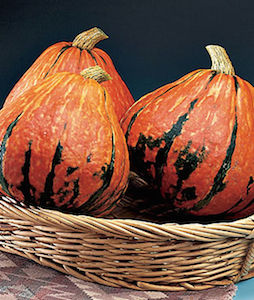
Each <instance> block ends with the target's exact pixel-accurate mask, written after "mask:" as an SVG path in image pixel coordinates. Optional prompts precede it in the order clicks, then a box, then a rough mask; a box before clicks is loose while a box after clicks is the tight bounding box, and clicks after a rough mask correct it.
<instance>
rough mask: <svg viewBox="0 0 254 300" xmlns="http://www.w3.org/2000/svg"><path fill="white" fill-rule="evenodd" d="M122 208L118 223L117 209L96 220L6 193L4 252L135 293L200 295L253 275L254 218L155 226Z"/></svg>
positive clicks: (0, 204)
mask: <svg viewBox="0 0 254 300" xmlns="http://www.w3.org/2000/svg"><path fill="white" fill-rule="evenodd" d="M122 203H124V201H123V202H122ZM127 206H128V205H127ZM116 211H117V210H116ZM124 211H125V212H126V211H127V210H126V208H125V209H124V206H123V205H122V206H119V209H118V215H119V214H120V215H122V216H123V217H122V218H114V216H115V215H116V212H115V213H114V214H115V215H114V214H112V216H111V219H106V218H94V217H89V216H84V215H71V214H66V213H61V212H58V211H52V210H46V209H41V208H34V207H29V208H27V207H25V206H24V205H22V204H19V203H17V202H16V201H14V200H12V199H10V198H8V197H4V196H3V197H1V199H0V232H1V235H0V236H1V239H0V250H1V251H5V252H10V253H14V254H17V255H20V256H24V257H26V258H29V259H32V260H34V261H35V262H37V263H39V264H41V265H44V266H49V267H51V268H54V269H56V270H58V271H60V272H63V273H66V274H71V275H73V276H75V277H78V278H81V279H84V280H85V281H91V282H96V283H100V284H103V285H108V286H112V287H126V288H131V289H135V290H157V291H159V290H160V291H184V290H202V289H207V288H212V287H214V286H220V285H227V284H230V283H235V282H238V281H240V280H244V279H247V278H250V277H253V276H254V263H253V259H254V240H253V239H254V216H251V217H248V218H245V219H241V220H237V221H233V222H219V223H210V224H201V223H190V224H178V223H163V224H158V223H156V222H151V221H144V220H137V219H130V218H126V216H127V215H128V214H126V213H124ZM119 212H120V213H119Z"/></svg>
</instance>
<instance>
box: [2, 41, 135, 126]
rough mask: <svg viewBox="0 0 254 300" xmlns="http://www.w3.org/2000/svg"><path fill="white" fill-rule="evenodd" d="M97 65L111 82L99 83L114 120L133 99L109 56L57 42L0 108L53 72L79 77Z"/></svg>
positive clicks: (26, 74) (100, 51)
mask: <svg viewBox="0 0 254 300" xmlns="http://www.w3.org/2000/svg"><path fill="white" fill-rule="evenodd" d="M96 65H99V66H100V67H101V68H102V69H104V70H105V71H106V72H107V73H108V74H110V76H111V77H112V80H110V81H105V82H103V83H101V85H102V86H103V87H105V88H106V89H107V91H108V93H109V94H110V96H111V98H112V101H113V106H114V109H115V112H116V114H117V116H118V120H120V118H121V117H122V115H123V114H124V113H125V112H126V110H127V109H128V108H129V107H130V106H131V105H132V104H133V103H134V99H133V97H132V95H131V93H130V91H129V89H128V88H127V86H126V84H125V83H124V81H123V80H122V78H121V77H120V75H119V73H118V72H117V71H116V69H115V67H114V64H113V62H112V60H111V58H110V57H109V55H108V54H107V53H106V52H105V51H103V50H101V49H99V48H93V49H91V50H85V49H84V50H82V49H79V48H78V47H75V46H72V42H59V43H56V44H54V45H52V46H50V47H48V48H47V49H46V50H45V51H44V52H43V53H42V54H41V55H40V56H39V57H38V58H37V59H36V60H35V62H34V63H33V64H32V66H31V67H30V68H29V69H28V70H27V71H26V72H25V74H24V75H23V76H22V77H21V78H20V79H19V81H18V82H17V83H16V84H15V86H14V87H13V89H12V90H11V92H10V93H9V95H8V96H7V98H6V100H5V103H4V106H6V105H8V104H9V103H11V102H13V101H14V100H15V99H16V98H17V97H19V96H20V95H21V94H22V93H23V92H24V91H25V90H27V89H29V88H30V87H31V86H33V85H35V84H37V83H38V82H40V81H41V80H43V79H45V78H47V77H48V76H49V75H52V74H55V73H57V72H63V71H66V72H71V73H77V74H79V73H80V72H81V71H82V70H84V69H86V68H88V67H92V66H96Z"/></svg>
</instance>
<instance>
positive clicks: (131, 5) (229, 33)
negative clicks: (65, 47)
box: [0, 0, 254, 104]
mask: <svg viewBox="0 0 254 300" xmlns="http://www.w3.org/2000/svg"><path fill="white" fill-rule="evenodd" d="M253 11H254V2H253V1H245V0H241V1H236V0H212V1H211V0H210V1H206V0H202V1H201V0H193V1H190V0H188V1H187V0H146V1H145V0H128V1H121V0H105V1H104V0H97V1H87V0H83V1H81V0H72V1H67V0H51V1H49V0H43V1H41V0H34V1H32V0H20V1H14V0H13V1H9V0H7V1H6V0H1V1H0V46H1V48H0V66H1V72H0V104H2V103H3V101H4V99H5V97H6V96H7V94H8V93H9V92H10V90H11V88H12V87H13V85H14V84H15V83H16V81H17V80H18V79H19V78H20V76H21V75H22V74H23V73H24V72H25V71H26V70H27V69H28V68H29V66H30V65H31V64H32V63H33V61H34V60H35V59H36V58H37V57H38V56H39V55H40V54H41V53H42V51H43V50H44V49H46V48H47V47H48V46H50V45H52V44H54V43H56V42H58V41H72V40H73V38H74V36H75V35H77V34H78V33H80V32H81V31H83V30H86V29H89V28H91V27H93V26H98V27H100V28H101V29H103V30H104V31H105V32H106V33H107V34H108V35H109V36H110V38H109V39H108V40H105V41H102V42H100V44H98V46H99V47H100V48H102V49H104V50H105V51H107V52H108V54H109V55H110V56H111V58H112V60H113V61H114V64H115V66H116V68H117V70H118V71H119V73H120V74H121V76H122V78H123V79H124V80H125V82H126V83H127V85H128V87H129V89H130V91H131V92H132V94H133V96H134V98H135V99H138V98H139V97H141V96H142V95H144V94H146V93H147V92H150V91H151V90H153V89H156V88H158V87H159V86H161V85H163V84H166V83H168V82H171V81H174V80H176V79H178V78H179V77H181V76H183V75H185V74H186V73H188V72H190V71H192V70H195V69H198V68H209V67H210V60H209V57H208V54H207V53H206V50H205V48H204V47H205V46H206V45H207V44H212V43H213V44H220V45H222V46H224V47H225V48H226V49H227V51H228V54H229V56H230V58H231V60H232V61H233V64H234V66H235V69H236V73H237V74H238V75H239V76H240V77H242V78H244V79H246V80H248V81H249V82H250V83H252V84H254V17H253Z"/></svg>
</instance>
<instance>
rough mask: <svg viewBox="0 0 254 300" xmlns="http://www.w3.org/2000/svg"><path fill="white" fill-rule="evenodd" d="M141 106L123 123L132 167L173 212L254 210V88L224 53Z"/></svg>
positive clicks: (214, 50)
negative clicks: (238, 74) (207, 67)
mask: <svg viewBox="0 0 254 300" xmlns="http://www.w3.org/2000/svg"><path fill="white" fill-rule="evenodd" d="M207 50H208V52H209V54H210V56H211V60H212V67H211V69H199V70H195V71H193V72H191V73H189V74H187V75H185V76H184V77H182V78H180V79H179V80H177V81H176V82H174V83H170V84H168V85H166V86H163V87H161V88H159V89H157V90H155V91H153V92H151V93H149V94H147V95H145V96H143V97H142V98H141V99H140V100H139V101H137V102H136V103H135V104H134V105H133V106H132V107H131V108H130V109H129V110H128V111H127V112H126V114H125V116H124V117H123V119H122V121H121V126H122V128H123V131H124V133H125V137H126V141H127V144H128V148H129V152H130V161H131V169H132V170H134V171H135V172H137V173H138V174H139V175H140V176H141V177H142V178H144V179H145V180H146V181H147V182H149V183H150V184H151V185H152V186H153V187H154V188H155V189H157V190H158V191H160V193H161V195H162V197H163V198H164V201H165V203H168V204H169V206H171V207H172V209H176V210H177V211H180V212H181V211H182V212H184V213H187V214H191V215H195V216H212V215H213V216H220V217H225V218H238V217H242V216H246V215H249V214H252V213H254V186H253V183H254V156H253V153H254V143H252V141H253V140H254V90H253V87H252V85H251V84H250V83H248V82H247V81H245V80H243V79H241V78H240V77H239V76H236V75H235V72H234V68H233V66H232V64H231V62H230V60H229V57H228V56H227V53H226V52H225V50H224V49H223V48H222V47H220V46H216V45H210V46H207Z"/></svg>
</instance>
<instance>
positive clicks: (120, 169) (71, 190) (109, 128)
mask: <svg viewBox="0 0 254 300" xmlns="http://www.w3.org/2000/svg"><path fill="white" fill-rule="evenodd" d="M108 78H109V77H108V74H107V73H105V72H104V71H103V70H102V69H101V68H100V67H98V66H97V67H91V68H88V69H86V70H84V71H83V72H81V74H75V73H70V72H59V73H56V74H53V75H50V76H48V77H47V78H46V79H45V80H43V81H41V82H40V83H38V84H37V85H35V86H32V87H31V88H30V89H28V90H27V91H26V92H24V93H23V94H22V95H21V96H20V97H18V98H17V99H16V100H15V102H13V103H10V104H9V105H7V106H5V107H4V108H3V109H2V110H1V111H0V116H1V117H0V119H1V120H0V141H1V149H0V187H1V190H2V192H3V193H4V194H6V195H9V196H10V197H12V198H15V199H16V200H18V201H21V202H24V203H25V204H27V205H30V204H32V205H38V206H41V207H46V208H53V209H61V210H62V211H73V212H82V213H87V214H90V215H94V216H102V215H106V214H107V213H109V212H110V211H111V210H112V209H113V207H114V205H115V203H116V202H117V201H118V199H119V198H120V196H121V195H122V193H123V192H124V191H125V189H126V186H127V178H128V173H129V157H128V149H127V145H126V142H125V138H124V135H123V132H122V130H121V127H120V124H119V122H118V120H117V116H116V114H115V112H114V109H113V105H112V100H111V98H110V95H109V94H108V92H107V91H106V89H105V88H103V87H102V86H101V85H100V84H99V83H98V82H102V81H103V80H106V79H108ZM96 80H97V81H98V82H97V81H96Z"/></svg>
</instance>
